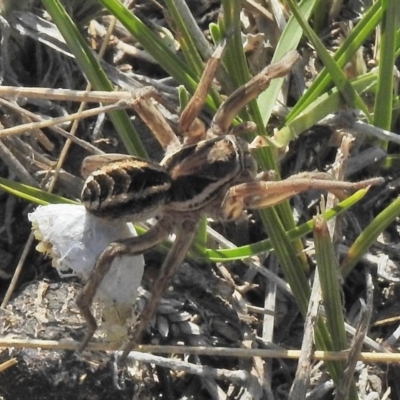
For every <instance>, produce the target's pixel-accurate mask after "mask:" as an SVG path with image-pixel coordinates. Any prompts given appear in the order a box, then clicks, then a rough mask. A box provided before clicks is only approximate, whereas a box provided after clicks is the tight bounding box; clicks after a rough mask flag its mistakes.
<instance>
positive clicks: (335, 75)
mask: <svg viewBox="0 0 400 400" xmlns="http://www.w3.org/2000/svg"><path fill="white" fill-rule="evenodd" d="M288 5H289V7H290V9H291V11H292V12H293V15H294V16H295V17H296V19H297V21H298V22H299V24H300V26H301V27H302V28H303V31H304V34H305V35H306V36H307V38H308V39H309V40H310V41H311V43H312V44H313V46H314V47H315V50H316V51H317V54H318V56H319V58H320V59H321V61H322V62H323V64H324V65H325V67H326V68H327V70H328V72H329V74H330V75H331V77H332V80H333V82H334V83H335V85H336V87H337V88H338V89H339V91H340V93H341V95H342V96H343V98H344V99H345V101H346V103H347V105H348V106H349V107H352V108H358V109H359V110H361V111H363V112H364V114H365V115H366V117H367V119H368V122H369V123H371V120H372V118H371V116H370V115H369V111H368V108H367V106H366V105H365V104H364V102H363V101H362V99H361V97H360V96H359V95H358V93H357V92H356V91H355V90H354V89H353V87H352V86H351V84H350V82H349V80H348V79H347V78H346V76H345V74H344V73H343V71H342V70H341V69H340V67H339V66H338V65H337V64H336V62H335V61H334V60H333V59H332V57H331V56H330V55H329V53H328V51H327V50H326V48H325V46H324V45H323V43H322V42H321V40H320V39H319V37H318V36H317V35H316V33H315V32H314V31H313V30H312V29H311V27H310V25H309V24H308V22H307V21H306V20H305V19H304V18H303V16H302V15H301V12H300V10H299V8H298V6H297V4H296V3H295V2H294V1H293V0H288Z"/></svg>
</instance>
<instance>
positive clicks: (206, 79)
mask: <svg viewBox="0 0 400 400" xmlns="http://www.w3.org/2000/svg"><path fill="white" fill-rule="evenodd" d="M225 45H226V41H225V40H223V41H222V42H221V43H220V44H219V45H218V46H217V47H216V49H215V50H214V53H213V54H212V56H211V57H210V59H209V60H208V61H207V64H206V66H205V67H204V71H203V74H202V76H201V78H200V81H199V84H198V86H197V88H196V91H195V92H194V94H193V96H192V97H191V99H190V101H189V102H188V104H187V105H186V107H185V108H184V110H182V113H181V116H180V117H179V122H178V128H179V131H180V132H181V133H182V134H183V135H184V136H185V138H186V139H187V140H186V141H185V142H192V141H198V140H200V139H202V138H203V137H202V136H204V135H205V129H204V125H203V124H202V123H201V122H200V121H197V120H196V118H197V116H198V115H199V113H200V111H201V110H202V109H203V107H204V103H205V102H206V98H207V95H208V92H209V90H210V87H211V84H212V81H213V80H214V76H215V73H216V71H217V68H218V66H219V64H220V62H221V56H222V53H223V51H224V49H225Z"/></svg>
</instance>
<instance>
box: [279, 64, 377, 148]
mask: <svg viewBox="0 0 400 400" xmlns="http://www.w3.org/2000/svg"><path fill="white" fill-rule="evenodd" d="M351 84H352V86H353V89H354V90H355V91H357V93H359V94H362V93H364V92H365V91H366V90H368V91H374V90H375V87H376V73H375V72H370V73H368V74H365V75H362V76H361V77H359V78H356V79H354V80H353V81H351ZM341 103H342V99H341V95H340V93H339V91H338V89H337V88H334V89H332V90H330V91H328V92H326V93H324V94H323V95H321V96H320V97H318V98H317V99H316V100H314V101H313V102H312V103H311V104H310V105H309V106H308V107H307V108H306V109H304V110H303V112H302V113H301V114H300V115H298V116H297V117H296V118H295V119H292V120H291V121H289V122H287V123H286V125H285V126H284V127H283V128H282V129H280V130H279V131H278V132H277V133H276V134H275V135H274V143H276V145H277V146H279V147H285V146H287V145H288V144H289V142H290V141H291V140H293V139H295V138H297V137H298V136H299V135H300V134H301V133H303V132H305V131H306V130H307V129H309V128H310V127H312V126H313V125H315V124H316V123H318V122H319V121H321V120H322V119H323V118H325V117H326V116H327V115H328V114H331V113H335V112H336V111H337V110H338V109H339V108H340V105H341Z"/></svg>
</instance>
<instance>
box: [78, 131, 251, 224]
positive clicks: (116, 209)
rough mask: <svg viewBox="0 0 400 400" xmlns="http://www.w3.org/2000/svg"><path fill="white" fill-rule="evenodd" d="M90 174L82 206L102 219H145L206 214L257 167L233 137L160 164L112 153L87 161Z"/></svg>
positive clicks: (192, 147) (182, 150)
mask: <svg viewBox="0 0 400 400" xmlns="http://www.w3.org/2000/svg"><path fill="white" fill-rule="evenodd" d="M99 158H100V159H101V160H102V162H103V163H104V164H103V165H102V166H100V167H99V168H98V169H95V170H94V171H93V172H91V173H90V174H89V176H88V177H87V179H86V182H85V185H84V188H83V191H82V202H83V204H84V205H85V207H86V209H87V210H88V211H89V212H90V213H92V214H94V215H96V216H98V217H101V218H107V219H117V218H118V219H125V220H129V221H143V220H146V219H148V218H150V217H154V216H156V215H160V214H163V213H165V212H170V211H172V210H173V211H175V212H178V213H179V212H182V213H186V212H192V211H201V210H203V209H204V208H206V206H207V205H208V204H210V203H211V202H213V201H214V200H216V199H221V202H222V200H223V197H224V196H225V194H226V192H227V190H228V189H229V187H230V186H232V184H236V183H241V182H245V181H248V180H251V179H254V176H255V173H256V163H255V161H254V159H253V158H252V157H251V156H250V154H249V152H248V150H247V144H246V143H245V142H244V141H242V140H240V139H239V138H236V137H235V136H233V135H227V136H222V137H216V138H214V139H210V140H202V141H200V142H199V143H197V144H192V145H188V146H180V147H178V148H177V149H176V150H175V151H174V152H172V153H171V154H169V155H167V156H166V157H165V158H164V159H163V160H162V161H161V163H160V164H156V163H153V162H150V161H144V160H142V159H140V158H137V157H131V156H125V157H123V156H121V155H116V154H111V155H108V157H107V156H92V157H88V158H86V159H85V162H84V165H83V167H82V169H83V170H91V169H92V168H90V164H91V163H92V164H94V165H95V166H97V164H98V163H99Z"/></svg>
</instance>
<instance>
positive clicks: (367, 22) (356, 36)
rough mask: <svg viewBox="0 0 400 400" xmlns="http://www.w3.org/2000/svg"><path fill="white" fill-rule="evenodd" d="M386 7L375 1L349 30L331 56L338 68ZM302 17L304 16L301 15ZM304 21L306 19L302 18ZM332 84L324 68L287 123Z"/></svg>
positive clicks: (368, 33)
mask: <svg viewBox="0 0 400 400" xmlns="http://www.w3.org/2000/svg"><path fill="white" fill-rule="evenodd" d="M385 7H386V5H382V1H381V0H378V1H376V2H375V3H374V4H373V5H372V6H371V8H370V9H369V10H368V11H367V12H366V13H365V15H364V16H363V17H362V18H361V20H360V21H359V22H358V23H357V25H356V26H355V27H354V29H352V30H351V32H350V33H349V35H348V36H347V38H346V39H345V41H344V42H343V44H342V45H341V46H340V47H339V49H338V50H337V51H336V53H335V54H334V56H333V59H334V61H335V62H336V63H337V65H338V67H339V68H343V67H344V66H345V65H346V64H347V63H348V62H349V61H350V59H351V57H352V56H353V55H354V54H355V52H356V51H357V50H358V49H359V48H360V46H361V45H362V43H364V42H365V40H367V39H368V37H369V36H370V35H371V33H372V32H373V30H374V29H375V28H376V26H377V25H378V24H379V22H380V20H381V19H382V15H383V10H384V8H385ZM303 15H304V14H303ZM304 19H306V18H305V17H304ZM331 83H332V77H331V76H330V75H329V72H328V70H327V68H324V69H323V70H322V71H321V72H320V73H319V74H318V76H317V77H316V78H315V79H314V81H313V82H312V84H311V86H310V87H309V88H308V90H307V92H306V93H305V94H304V95H303V96H302V97H301V98H300V99H299V101H298V102H297V103H296V105H295V106H294V107H293V109H292V110H291V111H290V113H289V115H288V116H287V117H286V120H287V121H291V120H292V119H294V118H295V117H296V116H298V115H299V114H301V113H302V112H303V110H304V109H305V108H306V107H308V106H309V105H310V104H311V103H312V102H313V101H314V100H315V99H316V98H317V97H318V96H320V95H321V94H322V93H323V92H324V91H325V90H326V89H327V88H328V86H329V85H330V84H331Z"/></svg>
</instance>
